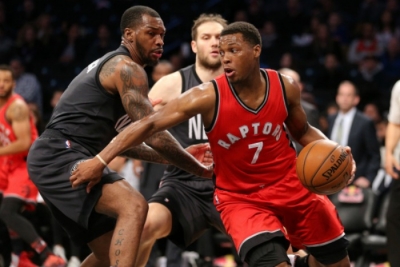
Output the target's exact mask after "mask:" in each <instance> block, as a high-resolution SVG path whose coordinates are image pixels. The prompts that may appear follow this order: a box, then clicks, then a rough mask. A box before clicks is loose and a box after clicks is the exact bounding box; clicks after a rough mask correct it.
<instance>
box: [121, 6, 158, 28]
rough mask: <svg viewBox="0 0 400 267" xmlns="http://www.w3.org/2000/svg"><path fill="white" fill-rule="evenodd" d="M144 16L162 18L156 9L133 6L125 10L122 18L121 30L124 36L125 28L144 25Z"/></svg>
mask: <svg viewBox="0 0 400 267" xmlns="http://www.w3.org/2000/svg"><path fill="white" fill-rule="evenodd" d="M143 15H149V16H151V17H154V18H160V15H159V14H158V12H157V11H155V10H154V9H152V8H150V7H148V6H133V7H130V8H128V9H127V10H125V12H124V14H122V17H121V23H120V30H121V34H124V29H125V28H135V27H137V26H139V25H141V24H142V22H143V19H142V16H143Z"/></svg>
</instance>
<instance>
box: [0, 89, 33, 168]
mask: <svg viewBox="0 0 400 267" xmlns="http://www.w3.org/2000/svg"><path fill="white" fill-rule="evenodd" d="M17 99H23V98H22V97H21V96H20V95H18V94H13V95H12V96H11V97H10V98H9V99H8V101H7V102H6V103H5V104H4V105H3V106H2V107H1V108H0V143H1V144H2V145H3V146H5V145H8V144H10V143H12V142H14V141H16V140H17V137H16V136H15V134H14V131H13V129H12V126H11V124H10V122H9V121H8V120H7V118H6V113H7V110H8V108H9V106H10V105H11V104H12V103H13V102H14V101H15V100H17ZM29 120H30V125H31V141H32V143H33V141H35V139H36V138H37V137H38V132H37V129H36V126H35V123H34V121H33V118H32V116H30V119H29ZM28 151H29V149H28V150H26V151H24V152H21V153H18V154H14V155H7V158H8V159H10V160H11V159H12V160H25V157H26V156H27V155H28Z"/></svg>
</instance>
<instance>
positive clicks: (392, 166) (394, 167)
mask: <svg viewBox="0 0 400 267" xmlns="http://www.w3.org/2000/svg"><path fill="white" fill-rule="evenodd" d="M385 170H386V173H387V174H389V175H390V176H392V178H393V179H399V172H400V165H399V162H398V161H397V160H396V159H395V158H394V156H393V154H389V153H388V154H386V159H385Z"/></svg>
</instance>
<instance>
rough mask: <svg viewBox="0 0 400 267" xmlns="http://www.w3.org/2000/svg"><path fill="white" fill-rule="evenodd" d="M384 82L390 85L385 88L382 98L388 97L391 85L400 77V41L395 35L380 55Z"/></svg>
mask: <svg viewBox="0 0 400 267" xmlns="http://www.w3.org/2000/svg"><path fill="white" fill-rule="evenodd" d="M381 62H382V65H383V72H384V73H385V80H386V83H388V84H390V87H389V88H388V89H387V90H385V93H384V96H383V97H384V98H385V99H389V98H390V92H391V90H390V89H391V85H392V84H394V83H395V82H396V81H397V80H399V79H400V42H399V40H398V39H397V38H396V37H393V38H391V39H390V40H389V43H388V45H387V47H386V50H385V53H384V54H383V55H382V57H381Z"/></svg>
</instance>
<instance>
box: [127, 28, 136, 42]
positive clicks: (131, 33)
mask: <svg viewBox="0 0 400 267" xmlns="http://www.w3.org/2000/svg"><path fill="white" fill-rule="evenodd" d="M135 35H136V33H135V31H134V30H132V29H130V28H125V29H124V37H125V39H126V40H128V41H129V42H133V40H135Z"/></svg>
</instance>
